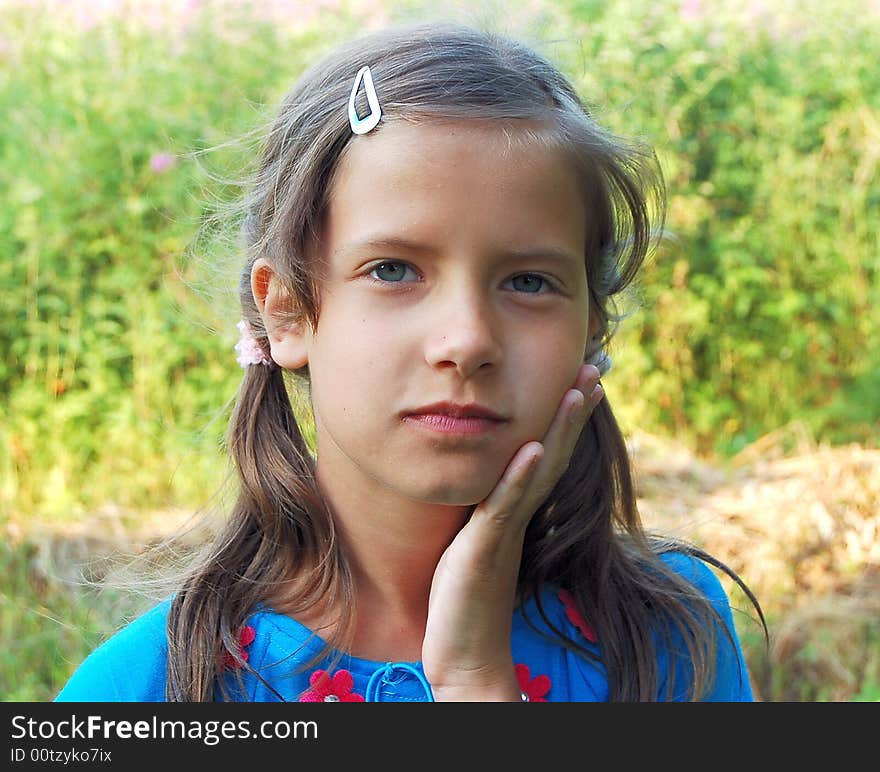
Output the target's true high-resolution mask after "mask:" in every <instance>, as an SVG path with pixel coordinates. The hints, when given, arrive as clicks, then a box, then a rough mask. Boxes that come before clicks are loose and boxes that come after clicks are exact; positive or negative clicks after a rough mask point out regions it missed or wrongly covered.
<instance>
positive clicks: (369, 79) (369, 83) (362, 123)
mask: <svg viewBox="0 0 880 772" xmlns="http://www.w3.org/2000/svg"><path fill="white" fill-rule="evenodd" d="M361 80H363V82H364V89H365V90H366V92H367V103H368V104H369V105H370V112H369V113H368V114H367V115H366V116H365V117H364V118H359V117H358V114H357V110H356V109H355V106H354V100H355V98H356V97H357V93H358V88H359V87H360V84H361ZM381 117H382V108H381V107H379V96H378V95H377V94H376V87H375V86H374V85H373V75H372V73H371V72H370V68H369V67H368V66H365V67H361V68H360V70H359V71H358V74H357V75H356V76H355V79H354V85H353V86H352V87H351V96H350V97H349V98H348V122H349V123H350V124H351V130H352V131H353V132H354V133H355V134H366V133H367V132H368V131H372V130H373V129H375V128H376V124H378V123H379V119H380V118H381Z"/></svg>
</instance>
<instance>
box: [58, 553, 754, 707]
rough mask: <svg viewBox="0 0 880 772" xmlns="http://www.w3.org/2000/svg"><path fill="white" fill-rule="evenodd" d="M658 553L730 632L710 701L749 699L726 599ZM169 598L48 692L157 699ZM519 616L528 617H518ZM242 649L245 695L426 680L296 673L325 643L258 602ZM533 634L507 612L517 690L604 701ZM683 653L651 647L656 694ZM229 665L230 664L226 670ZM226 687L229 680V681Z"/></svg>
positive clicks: (387, 687)
mask: <svg viewBox="0 0 880 772" xmlns="http://www.w3.org/2000/svg"><path fill="white" fill-rule="evenodd" d="M663 559H664V560H665V561H666V562H667V564H669V565H670V566H671V567H672V568H673V569H674V570H675V571H676V572H678V573H679V574H680V575H682V576H683V577H684V578H686V579H687V580H688V581H690V582H691V583H692V584H694V585H695V586H696V587H697V588H698V589H699V590H701V591H702V592H703V593H704V594H705V595H706V596H707V598H708V599H709V601H710V602H711V603H712V605H713V606H714V607H715V609H716V610H717V611H718V613H719V614H720V615H721V618H722V619H723V620H724V623H725V625H726V626H727V628H728V630H729V631H730V633H731V636H732V641H733V642H732V643H731V640H730V639H728V637H727V636H726V635H725V634H724V632H723V631H719V635H718V636H717V650H716V666H717V672H716V677H715V681H714V685H713V687H712V690H711V692H710V693H709V694H708V696H707V697H705V698H704V699H706V700H710V701H728V702H733V701H752V700H753V696H752V689H751V686H750V683H749V676H748V671H747V668H746V664H745V660H744V658H743V653H742V649H741V646H740V642H739V639H738V637H737V635H736V632H735V628H734V625H733V618H732V613H731V608H730V603H729V601H728V598H727V595H726V593H725V592H724V589H723V587H722V586H721V583H720V582H719V580H718V578H717V577H716V576H715V574H714V573H713V572H712V571H711V570H710V569H709V567H708V566H707V565H706V564H704V563H703V562H702V561H700V560H698V559H696V558H693V557H690V556H686V555H683V554H680V553H668V554H665V555H663ZM567 600H568V599H567V597H566V594H565V593H558V592H555V591H553V590H552V589H547V590H545V592H544V594H543V595H542V598H541V601H542V606H543V608H544V612H545V613H546V614H547V616H548V618H549V619H550V621H551V622H552V623H553V624H554V625H555V626H556V627H557V628H559V629H561V630H563V631H565V633H566V634H567V635H569V636H570V637H572V638H574V639H575V640H578V641H579V642H581V643H583V644H584V645H585V646H586V647H587V648H588V649H590V650H591V651H593V652H595V654H596V655H597V657H598V656H599V653H600V649H599V646H598V644H597V643H596V642H595V636H594V635H593V633H592V629H591V628H590V627H589V626H588V625H587V624H586V623H585V622H584V621H583V620H582V619H581V618H580V617H579V615H577V613H576V612H575V611H574V610H573V609H572V608H571V607H570V606H569V605H567ZM169 607H170V601H165V602H163V603H160V604H158V605H157V606H155V607H153V608H152V609H151V610H149V611H148V612H146V613H145V614H144V615H142V616H140V617H139V618H137V619H135V620H134V621H133V622H131V623H130V624H129V625H127V626H126V627H124V628H123V629H122V630H120V631H119V632H118V633H116V634H115V635H114V636H113V637H111V638H110V639H109V640H107V641H106V642H105V643H103V644H102V645H101V646H99V647H98V648H97V649H95V650H94V651H93V652H92V653H91V654H90V655H89V656H88V657H87V658H86V659H85V661H84V662H83V663H82V664H81V665H80V666H79V668H78V669H77V670H76V672H75V673H74V674H73V676H72V677H71V678H70V680H69V681H68V682H67V684H66V685H65V686H64V688H63V689H62V690H61V692H60V693H59V694H58V696H57V697H56V701H60V702H65V701H69V702H162V701H164V700H165V676H166V666H167V655H168V643H167V638H166V631H165V624H166V619H167V615H168V610H169ZM526 616H527V617H528V619H529V623H527V622H526ZM246 627H247V628H249V629H246V630H245V632H244V634H243V637H242V644H244V645H243V647H242V651H243V652H244V653H245V655H246V657H247V661H248V664H249V665H250V666H251V667H252V668H253V669H254V670H256V671H257V672H258V673H259V675H260V677H261V678H262V679H263V680H261V678H258V677H256V676H254V675H253V674H251V673H248V672H246V671H245V672H243V677H244V684H245V690H246V699H247V700H249V701H255V702H259V701H279V699H283V700H286V701H305V702H318V701H344V702H360V701H385V702H425V701H429V700H430V699H431V697H432V696H431V693H430V686H429V685H428V683H427V681H426V680H425V677H424V671H423V670H422V666H421V663H419V662H375V661H371V660H367V659H362V658H360V657H354V656H351V655H347V654H344V655H342V658H341V659H340V660H339V661H338V662H336V663H335V664H332V667H331V662H330V657H331V656H332V655H329V656H328V657H326V658H325V659H324V660H322V661H319V662H318V663H317V664H316V665H314V666H311V667H308V668H307V669H305V670H303V669H302V665H303V664H304V663H306V662H308V661H309V660H311V659H312V658H313V657H314V656H315V655H316V654H317V653H318V652H319V651H320V650H321V648H322V647H323V645H324V642H323V641H322V640H321V639H320V638H319V637H318V636H316V635H315V634H314V633H312V631H311V630H309V629H308V628H307V627H305V626H304V625H302V624H300V623H299V622H297V621H296V620H294V619H292V618H291V617H288V616H286V615H283V614H279V613H277V612H275V611H273V610H271V609H268V608H263V609H260V610H258V611H257V612H256V613H254V614H253V615H252V616H251V617H250V619H249V620H248V622H247V626H246ZM534 627H537V628H538V630H539V631H544V632H545V633H549V634H551V635H552V633H551V630H550V628H549V627H548V626H547V625H546V623H545V622H544V620H543V619H542V618H541V616H540V614H539V613H538V611H537V604H536V603H535V600H534V599H532V600H530V601H528V602H527V603H526V604H524V606H523V607H521V608H518V609H516V611H515V612H514V617H513V625H512V633H511V651H512V653H513V658H514V663H515V665H516V672H517V678H518V679H519V683H520V688H521V690H522V691H523V692H524V695H525V697H524V699H526V697H527V698H528V699H529V700H531V701H550V702H597V701H605V700H607V699H608V682H607V678H606V675H605V671H604V668H603V667H602V665H601V663H600V662H598V661H597V662H591V661H589V660H587V659H584V658H583V657H582V656H581V655H578V654H576V653H574V652H572V651H569V650H568V649H566V648H565V647H563V646H562V645H560V644H559V643H554V642H553V641H552V640H547V639H546V638H545V637H543V636H542V635H541V634H540V633H539V632H537V631H536V630H535V629H533V628H534ZM686 656H687V654H686V649H685V648H684V647H683V646H681V647H679V646H673V650H660V651H659V653H658V668H659V673H660V679H659V681H660V683H659V691H658V698H659V699H665V695H666V687H667V679H668V674H669V673H670V664H671V662H672V660H673V658H675V664H676V668H675V672H676V674H677V675H676V683H675V688H674V690H673V695H674V699H679V700H681V699H685V697H686V694H687V687H688V682H687V678H688V673H689V670H690V669H689V667H688V662H687V660H686V659H685V658H686ZM231 667H232V665H231V663H230V666H229V669H231ZM230 683H232V681H230Z"/></svg>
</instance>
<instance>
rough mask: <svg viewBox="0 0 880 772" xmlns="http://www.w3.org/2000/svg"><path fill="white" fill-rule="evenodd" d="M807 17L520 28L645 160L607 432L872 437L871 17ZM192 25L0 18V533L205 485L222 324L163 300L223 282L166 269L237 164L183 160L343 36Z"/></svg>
mask: <svg viewBox="0 0 880 772" xmlns="http://www.w3.org/2000/svg"><path fill="white" fill-rule="evenodd" d="M802 5H803V4H802ZM808 5H809V7H808V8H803V10H802V11H801V12H799V13H795V14H787V15H786V14H783V13H776V14H775V15H774V13H773V12H772V11H769V12H767V13H766V15H765V16H763V17H760V18H758V19H757V20H755V19H753V20H751V22H750V21H749V20H748V19H745V18H743V17H742V14H743V13H746V12H745V11H740V10H738V11H736V13H739V14H740V16H736V15H732V16H722V15H720V12H713V13H712V14H708V13H706V14H705V15H703V16H699V15H694V14H691V15H689V16H686V17H682V13H681V7H683V6H681V4H679V3H667V4H665V5H664V4H662V3H660V4H658V3H655V2H648V0H633V2H630V3H613V4H609V3H595V2H581V1H580V0H560V2H557V3H554V4H553V5H546V6H542V8H541V9H540V12H539V13H536V14H535V16H534V28H535V29H538V28H540V34H539V35H538V37H540V38H541V39H544V40H553V41H557V42H555V43H553V44H548V45H547V46H546V52H547V54H548V55H550V56H551V58H554V59H556V60H557V61H558V62H559V63H560V64H561V65H562V66H563V67H564V69H566V71H567V72H568V73H569V74H570V75H571V76H572V77H573V79H574V81H575V83H576V85H577V86H578V88H579V89H580V91H581V93H582V94H583V95H584V97H585V99H586V100H587V101H588V102H589V103H591V104H595V105H597V107H596V113H597V115H598V117H599V118H600V120H602V121H603V122H604V123H606V124H608V125H610V126H611V127H612V128H613V129H614V130H616V131H619V132H620V133H622V134H626V135H638V136H641V137H643V138H644V139H646V140H647V141H649V142H650V143H651V144H653V145H655V146H656V147H657V149H658V153H659V156H660V159H661V162H662V164H663V168H664V170H665V174H666V176H667V179H668V184H669V192H670V210H669V218H668V227H669V231H670V233H671V234H672V236H673V237H674V238H672V239H670V240H668V241H667V242H666V243H665V245H664V246H663V247H662V249H661V250H660V251H659V252H658V254H657V256H656V258H655V259H654V260H652V261H651V262H650V263H649V264H648V265H647V266H646V267H645V271H644V274H643V278H642V283H641V290H640V292H641V307H640V309H639V310H638V313H636V314H635V316H634V317H633V318H632V319H631V320H629V321H627V322H626V323H625V324H624V327H623V329H622V331H621V333H620V339H619V346H618V347H617V348H616V349H615V351H613V352H612V353H613V355H614V357H615V362H616V369H615V371H613V373H612V375H611V377H609V378H608V379H607V381H608V382H607V387H608V390H609V394H610V397H611V399H612V401H613V402H614V404H615V408H616V409H617V411H618V412H619V414H620V415H621V416H622V418H623V420H624V424H625V426H626V425H631V426H632V425H636V424H638V425H639V426H640V427H641V428H643V429H647V430H649V431H656V432H661V433H667V434H675V435H677V436H678V437H679V438H680V439H686V440H688V441H690V443H691V444H692V445H693V446H694V447H696V448H698V449H700V450H702V451H705V452H712V451H714V452H720V453H731V452H735V451H737V450H738V449H740V448H741V447H743V446H744V445H745V444H747V443H748V442H750V441H751V440H753V439H755V438H756V437H758V436H759V435H761V434H763V433H765V432H768V431H771V430H773V429H775V428H777V427H779V426H781V425H784V424H786V423H788V422H790V421H792V420H795V419H800V420H801V421H802V422H803V423H804V424H805V425H807V426H809V427H810V428H811V429H812V431H813V432H814V434H815V437H816V439H820V440H828V441H832V442H850V441H859V442H863V443H866V444H867V443H876V442H877V440H878V424H880V400H878V399H877V394H878V393H880V312H878V309H880V289H878V287H880V283H878V280H877V267H878V266H877V262H878V261H877V254H878V241H880V237H878V234H880V228H878V221H880V174H878V164H880V80H878V79H877V77H876V71H877V66H876V65H877V56H876V45H875V41H876V39H877V33H878V31H880V30H878V27H880V20H878V15H877V14H876V13H873V14H872V13H867V12H865V13H862V12H858V13H857V11H860V10H861V7H860V4H858V3H850V4H849V5H847V4H844V5H843V7H841V6H840V5H839V4H836V5H835V6H834V7H833V8H832V7H830V6H829V7H827V8H826V7H825V6H824V5H822V4H820V3H818V2H816V3H811V4H808ZM703 6H707V4H705V3H704V4H703ZM213 7H214V6H213V4H210V3H206V4H203V5H202V6H201V8H202V10H201V11H199V12H197V13H196V12H193V13H194V15H192V16H191V17H189V18H188V19H186V20H185V22H180V21H179V20H178V21H177V22H174V23H172V22H171V21H169V22H168V23H167V24H166V25H165V26H163V27H162V28H161V29H159V30H156V29H154V28H151V27H149V26H148V25H147V24H145V23H134V24H131V23H129V24H125V25H123V24H121V23H116V22H113V21H111V22H106V23H100V24H96V25H94V26H92V27H86V28H82V29H78V28H77V27H76V26H75V25H72V24H71V23H70V21H69V19H66V17H65V16H64V15H63V14H57V15H49V14H44V15H42V16H41V15H40V14H39V12H38V11H36V10H34V9H33V8H27V9H26V10H21V9H18V10H17V9H16V5H15V4H6V5H4V7H3V9H2V19H3V29H4V31H5V35H6V38H5V39H4V41H3V44H2V45H0V58H2V63H3V65H4V66H2V67H0V111H2V113H3V115H4V121H3V124H2V128H0V161H2V163H0V193H2V196H3V200H4V202H5V203H6V206H4V207H2V208H0V251H2V254H4V255H5V256H6V257H7V259H5V260H3V261H2V262H0V290H2V292H3V296H4V304H3V311H2V319H0V345H2V347H3V349H4V351H5V352H6V354H5V356H4V358H3V360H2V361H0V395H2V401H0V474H2V477H0V512H2V513H3V514H4V515H9V514H16V513H18V514H23V513H24V514H28V515H31V514H39V515H42V516H51V515H58V516H64V517H69V516H72V515H75V514H76V513H77V512H79V511H85V510H87V509H90V508H94V507H96V506H97V505H100V504H101V503H103V502H105V501H108V500H109V501H114V502H116V503H118V504H121V505H123V506H131V507H147V506H149V507H160V506H167V505H196V504H200V503H202V502H203V500H204V498H205V495H206V491H208V490H211V489H213V488H214V487H215V486H216V485H217V483H218V482H219V472H220V471H221V470H222V469H223V464H222V463H218V456H219V454H220V446H221V443H222V432H223V428H224V420H223V419H224V413H223V409H224V406H225V405H226V404H227V403H228V400H229V399H230V398H231V397H233V396H234V393H235V389H236V387H237V383H238V379H239V375H240V373H239V371H238V368H237V366H236V364H235V360H234V357H233V355H232V352H231V345H232V343H233V340H234V338H233V334H234V332H235V330H234V323H235V321H236V319H237V315H236V309H235V307H234V304H226V305H223V304H214V305H212V304H211V302H210V298H209V302H208V303H204V302H203V300H202V298H201V296H200V295H198V294H196V293H194V292H193V290H192V286H191V285H192V284H193V283H196V284H198V283H199V282H201V281H202V280H203V279H205V277H206V276H207V277H209V278H211V279H212V280H213V279H216V280H217V281H218V283H219V284H220V285H221V286H225V287H227V288H228V287H231V286H234V285H235V282H236V280H237V276H236V275H235V270H236V269H235V266H234V265H233V266H232V269H231V270H230V271H226V262H221V266H220V269H218V271H219V272H218V274H217V275H216V276H210V274H209V273H205V272H204V271H203V267H202V266H201V265H200V264H198V263H191V262H181V260H180V257H181V255H182V254H183V253H184V252H185V250H186V248H187V245H189V244H190V242H191V240H192V238H193V236H194V234H195V232H196V229H197V227H198V225H199V223H200V221H201V219H202V217H203V215H204V213H205V211H206V210H208V209H210V208H211V207H212V206H213V205H214V204H215V203H217V204H222V203H223V202H225V201H228V200H230V198H231V197H233V196H234V195H235V193H236V192H237V188H236V186H235V185H234V184H228V183H225V182H224V181H223V180H222V179H218V176H219V177H222V176H223V175H224V174H225V171H226V170H229V174H230V175H231V176H233V177H234V176H235V175H236V174H237V173H238V170H239V169H240V167H241V166H242V165H243V164H244V163H245V162H246V160H247V159H248V158H249V157H250V156H249V154H248V153H249V150H250V149H251V147H250V146H249V145H248V143H243V144H240V145H232V146H230V147H228V148H225V149H224V150H223V152H222V153H220V154H212V155H211V156H209V158H208V162H207V163H215V162H216V163H217V164H218V165H221V166H222V169H221V171H219V172H217V173H209V171H208V169H206V166H205V163H204V162H203V158H202V157H201V156H199V155H197V154H196V153H195V151H201V150H203V149H206V148H211V147H214V146H216V145H222V144H224V143H226V142H227V141H228V140H229V139H230V138H234V137H236V136H239V135H242V134H243V133H245V132H247V131H248V130H250V129H252V128H253V127H254V126H257V125H260V124H261V123H262V122H263V120H264V119H265V118H267V117H268V116H269V115H270V114H271V110H272V108H273V106H274V104H275V103H276V101H277V100H278V99H279V98H280V96H281V94H282V93H283V92H284V90H285V89H286V87H287V86H288V85H289V84H290V83H291V82H292V81H293V79H294V78H295V77H296V76H297V74H298V73H299V72H300V71H301V69H302V68H303V66H304V65H305V64H306V63H307V62H308V61H310V60H311V59H312V58H313V57H314V56H315V54H316V53H317V52H319V51H322V50H324V49H326V48H327V47H328V46H329V45H331V44H332V43H333V42H335V41H336V40H338V39H341V38H345V37H348V36H350V34H352V33H353V32H354V30H355V29H356V23H355V22H356V17H354V16H351V15H348V14H346V13H340V14H338V15H336V16H334V17H333V18H332V19H330V20H329V21H328V20H327V19H322V18H321V17H316V19H314V20H313V22H314V23H312V24H309V25H300V26H298V27H297V26H294V25H291V26H288V27H282V26H279V25H277V24H275V23H274V22H272V21H271V20H266V19H263V17H261V16H260V14H259V13H256V12H254V13H248V11H247V7H246V6H244V5H241V6H235V5H233V4H230V5H229V7H228V8H227V9H226V10H225V11H224V12H223V13H219V12H214V11H212V8H213ZM233 7H238V8H240V9H241V10H240V11H239V13H240V14H241V15H240V16H239V17H230V16H229V14H230V13H232V12H231V11H230V10H229V8H233ZM255 7H256V6H255ZM707 7H708V6H707ZM399 8H400V9H401V10H400V11H399V13H400V14H401V16H402V17H408V18H412V17H413V16H415V15H417V14H418V12H419V4H418V3H413V2H408V3H401V4H400V6H399ZM502 18H503V17H498V19H495V20H490V21H494V23H495V26H499V27H503V26H504V23H503V22H502V21H501V19H502ZM508 21H509V24H510V25H511V27H512V26H513V25H514V24H515V23H519V22H515V21H514V20H513V19H512V18H511V19H509V20H508ZM511 31H512V32H519V31H521V30H515V29H511ZM163 154H169V155H168V156H165V155H163ZM163 159H164V165H163ZM169 159H170V163H169ZM218 159H219V160H218ZM164 166H167V168H164ZM618 393H619V394H620V398H618V396H617V395H618Z"/></svg>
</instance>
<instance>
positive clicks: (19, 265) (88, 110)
mask: <svg viewBox="0 0 880 772" xmlns="http://www.w3.org/2000/svg"><path fill="white" fill-rule="evenodd" d="M205 9H206V10H204V11H202V13H201V15H199V16H196V17H194V18H192V19H190V26H189V27H188V28H185V29H175V30H172V31H171V32H168V30H165V31H163V34H157V33H156V32H155V31H151V30H150V29H149V28H148V27H146V26H144V25H142V24H140V25H138V24H123V23H121V22H118V23H117V22H113V21H110V22H107V23H103V24H99V25H96V26H94V27H91V28H87V29H84V30H80V31H79V32H78V33H77V34H71V32H70V30H69V24H70V22H69V20H68V21H67V22H65V21H64V20H63V19H61V20H53V19H52V18H50V16H49V15H46V16H45V17H38V18H34V14H35V13H36V12H35V11H34V10H33V9H32V8H28V9H26V11H19V12H18V13H16V9H15V7H14V6H13V7H6V6H4V9H3V14H4V24H3V29H4V31H5V30H9V31H10V35H9V39H8V41H5V45H6V47H5V48H2V47H0V52H2V53H0V56H2V57H3V58H4V59H5V62H4V66H3V67H2V68H0V112H2V113H3V115H4V121H3V128H2V130H0V159H2V163H0V190H2V197H3V200H4V202H5V203H6V206H4V207H2V208H0V252H2V254H4V255H6V256H7V259H5V260H3V261H2V263H0V288H2V292H3V296H4V303H3V312H2V314H3V316H2V322H0V346H2V348H3V350H4V351H5V352H6V355H5V357H4V358H3V360H2V362H0V394H2V402H0V453H2V461H0V469H2V474H3V478H2V480H3V481H2V487H0V501H2V504H3V506H2V507H0V511H5V512H6V513H10V512H11V513H15V512H19V513H22V512H23V513H34V514H41V515H43V516H52V515H59V516H65V517H69V516H71V514H75V513H76V512H77V511H78V510H84V509H87V508H92V507H95V506H97V505H99V504H100V503H102V502H104V501H108V500H109V501H114V502H116V503H118V504H121V505H123V506H127V507H142V506H163V505H168V504H170V503H173V502H183V503H191V504H197V503H199V502H201V501H203V500H204V497H205V492H206V488H212V487H214V486H215V484H217V483H218V482H219V479H220V478H219V475H218V470H219V469H221V468H222V464H220V465H218V463H217V455H218V452H219V446H220V444H221V441H222V431H223V424H224V421H223V420H222V418H223V415H222V411H223V408H224V405H225V404H226V403H227V402H228V401H229V399H230V398H231V397H232V396H233V395H234V393H235V389H236V387H237V384H238V380H239V378H240V374H241V371H240V370H239V368H238V366H237V364H236V362H235V358H234V355H233V353H232V351H231V347H232V343H233V341H234V337H233V336H234V334H235V333H236V331H235V328H234V323H235V320H236V319H237V316H236V315H235V314H236V310H235V309H234V308H229V307H226V308H222V309H221V308H218V307H216V306H211V305H210V303H209V304H207V305H206V304H205V303H203V299H202V297H201V296H200V295H199V294H198V293H197V292H195V291H194V288H193V286H194V284H195V285H196V286H197V285H198V283H199V282H200V281H202V278H203V276H202V274H203V272H202V270H201V268H200V266H199V264H198V263H195V262H192V263H190V262H186V261H183V260H181V259H180V258H181V256H182V255H183V254H184V252H185V250H186V248H187V245H188V244H189V243H190V241H191V239H192V238H193V236H194V234H195V232H196V229H197V227H198V225H199V222H200V219H201V217H202V215H203V213H204V210H206V209H207V208H208V207H209V206H213V205H214V203H215V202H216V203H219V204H222V202H223V201H226V200H228V199H229V198H230V197H231V196H232V195H234V193H235V192H236V187H235V186H234V185H233V184H224V183H223V182H222V181H218V177H219V176H220V175H221V174H222V170H221V171H210V172H209V171H208V169H207V168H206V165H205V164H206V162H205V161H204V160H203V159H202V158H200V157H199V156H198V155H196V154H195V152H194V151H198V150H202V149H204V148H211V147H213V146H215V145H219V144H222V143H225V142H227V141H228V140H229V138H230V137H235V136H237V135H239V134H241V133H243V132H245V131H246V130H249V129H252V128H253V127H254V126H255V125H258V124H259V122H260V121H261V120H262V119H263V118H264V115H263V114H262V112H261V111H262V110H263V106H264V105H269V106H271V104H272V103H273V102H274V101H275V100H277V99H278V98H279V97H280V94H281V92H282V90H283V89H284V88H285V87H286V86H287V85H288V83H289V82H290V81H291V80H292V79H293V78H295V77H296V75H297V74H298V72H299V71H300V70H301V69H302V67H303V66H304V63H305V62H306V61H308V59H309V58H310V57H311V56H312V55H313V52H314V50H315V49H316V48H317V47H318V46H319V45H320V44H321V39H322V38H321V35H319V34H317V33H316V32H315V31H314V30H311V29H303V30H299V31H297V30H293V29H291V30H287V31H286V32H285V31H283V30H282V29H280V28H278V27H277V26H275V25H272V24H269V23H268V22H265V23H261V22H260V21H259V19H256V20H250V19H249V18H248V19H242V18H235V17H229V16H228V15H225V16H212V15H211V13H210V6H209V5H206V6H205ZM241 13H244V9H243V7H242V9H241ZM34 28H38V29H39V30H40V34H35V29H34ZM337 29H338V32H339V34H341V33H343V32H344V31H345V26H344V25H342V26H340V27H338V28H337ZM324 45H327V43H326V42H324ZM242 147H243V146H233V147H231V148H229V149H226V150H224V152H223V154H222V162H223V163H224V164H225V165H226V168H228V169H231V170H232V172H233V173H235V172H236V170H238V169H239V167H241V166H242V165H243V163H244V160H243V156H242V152H243V149H242ZM211 160H212V159H210V158H209V159H208V162H210V161H211ZM218 163H219V162H218ZM218 280H220V281H223V282H225V283H226V284H228V285H231V286H234V284H235V282H236V280H237V277H236V276H220V277H219V279H218ZM230 319H231V320H232V321H231V322H230ZM212 327H213V328H219V329H220V332H221V334H219V335H216V334H211V328H212ZM215 419H220V420H215Z"/></svg>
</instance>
